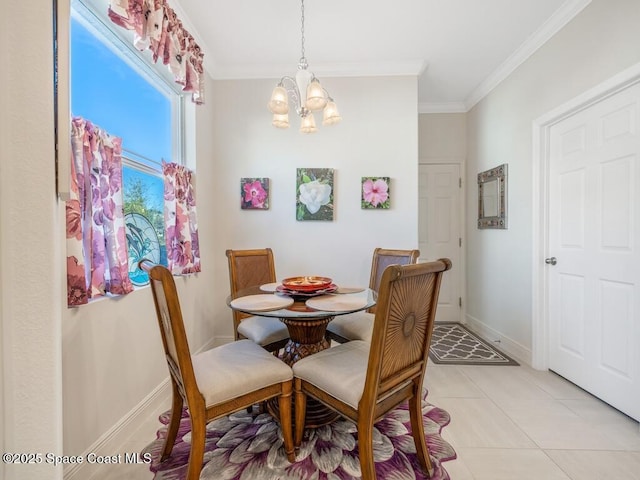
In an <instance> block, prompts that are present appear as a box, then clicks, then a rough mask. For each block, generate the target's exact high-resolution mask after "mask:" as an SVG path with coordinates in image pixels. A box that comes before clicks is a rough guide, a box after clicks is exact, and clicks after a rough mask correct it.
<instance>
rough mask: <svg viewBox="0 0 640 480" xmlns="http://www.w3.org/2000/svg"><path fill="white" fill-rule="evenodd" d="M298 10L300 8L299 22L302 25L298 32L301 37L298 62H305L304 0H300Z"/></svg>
mask: <svg viewBox="0 0 640 480" xmlns="http://www.w3.org/2000/svg"><path fill="white" fill-rule="evenodd" d="M300 10H301V23H302V26H301V27H300V33H301V34H302V35H301V38H302V42H301V47H302V48H301V53H302V56H301V57H300V63H307V62H306V58H304V0H300Z"/></svg>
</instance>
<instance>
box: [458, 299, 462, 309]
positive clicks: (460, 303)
mask: <svg viewBox="0 0 640 480" xmlns="http://www.w3.org/2000/svg"><path fill="white" fill-rule="evenodd" d="M458 306H459V307H460V308H462V297H458Z"/></svg>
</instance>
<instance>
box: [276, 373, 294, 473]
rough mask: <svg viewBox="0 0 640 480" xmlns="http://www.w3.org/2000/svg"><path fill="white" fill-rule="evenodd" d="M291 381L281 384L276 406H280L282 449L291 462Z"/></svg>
mask: <svg viewBox="0 0 640 480" xmlns="http://www.w3.org/2000/svg"><path fill="white" fill-rule="evenodd" d="M292 383H293V382H284V383H283V384H282V394H281V395H280V396H279V397H278V406H279V407H280V408H279V410H280V427H281V428H282V437H283V439H284V451H285V453H286V454H287V459H288V460H289V462H291V463H295V461H296V453H295V448H294V446H293V431H292V428H291V423H292V420H293V419H292V417H291V415H292V412H291V391H292V389H293V388H292Z"/></svg>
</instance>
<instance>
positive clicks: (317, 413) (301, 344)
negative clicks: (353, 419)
mask: <svg viewBox="0 0 640 480" xmlns="http://www.w3.org/2000/svg"><path fill="white" fill-rule="evenodd" d="M333 318H334V317H325V318H304V319H296V318H281V319H280V320H281V321H282V322H283V323H284V324H285V325H286V326H287V329H288V330H289V338H290V339H289V341H288V342H287V344H286V345H285V347H284V353H283V355H282V361H284V362H285V363H286V364H287V365H291V366H293V364H294V363H296V362H297V361H298V360H301V359H303V358H304V357H307V356H309V355H313V354H314V353H318V352H321V351H322V350H326V349H327V348H329V347H330V346H331V345H330V343H329V341H328V340H327V339H326V338H325V334H326V331H327V325H328V324H329V322H330V321H331V320H333ZM267 409H268V410H269V413H271V414H272V415H274V416H275V417H276V418H280V417H279V415H278V402H277V400H276V401H270V402H268V403H267ZM339 416H340V415H339V414H337V413H336V412H334V411H333V410H331V409H330V408H327V407H326V406H325V405H323V404H322V403H320V402H318V401H317V400H316V399H315V398H308V399H307V414H306V417H305V427H307V428H317V427H321V426H323V425H328V424H329V423H331V422H333V421H335V420H336V419H337V418H338V417H339ZM294 418H295V414H294Z"/></svg>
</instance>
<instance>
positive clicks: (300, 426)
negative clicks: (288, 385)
mask: <svg viewBox="0 0 640 480" xmlns="http://www.w3.org/2000/svg"><path fill="white" fill-rule="evenodd" d="M294 382H295V391H296V407H295V411H296V422H295V428H296V434H295V447H296V448H300V445H301V444H302V436H303V435H304V422H305V417H306V416H307V396H306V395H305V393H304V392H303V391H302V380H300V379H299V378H296V379H294Z"/></svg>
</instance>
